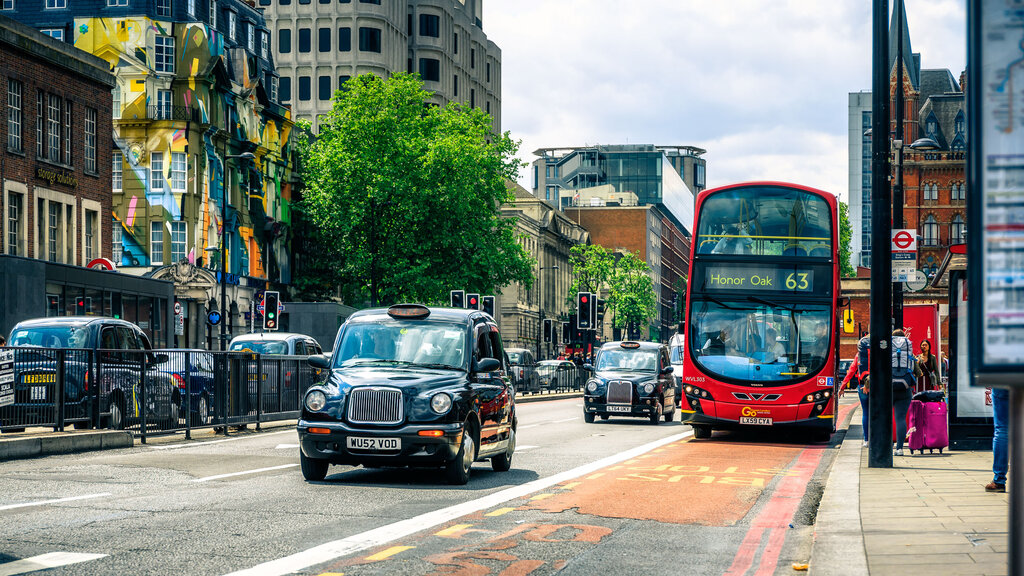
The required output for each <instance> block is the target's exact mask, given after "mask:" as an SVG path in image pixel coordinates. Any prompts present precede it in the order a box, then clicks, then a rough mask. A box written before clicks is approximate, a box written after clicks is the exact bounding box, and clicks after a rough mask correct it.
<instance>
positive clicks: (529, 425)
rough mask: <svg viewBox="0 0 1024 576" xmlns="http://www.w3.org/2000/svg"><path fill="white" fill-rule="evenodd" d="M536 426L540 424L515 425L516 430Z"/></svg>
mask: <svg viewBox="0 0 1024 576" xmlns="http://www.w3.org/2000/svg"><path fill="white" fill-rule="evenodd" d="M536 426H540V424H527V425H525V426H517V427H516V430H526V429H527V428H534V427H536Z"/></svg>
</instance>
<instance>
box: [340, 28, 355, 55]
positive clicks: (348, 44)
mask: <svg viewBox="0 0 1024 576" xmlns="http://www.w3.org/2000/svg"><path fill="white" fill-rule="evenodd" d="M351 51H352V29H351V28H349V27H348V26H345V27H343V28H338V52H351Z"/></svg>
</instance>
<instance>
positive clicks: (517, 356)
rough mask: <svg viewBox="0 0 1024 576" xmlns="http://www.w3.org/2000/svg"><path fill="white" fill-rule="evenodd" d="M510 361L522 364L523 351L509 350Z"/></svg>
mask: <svg viewBox="0 0 1024 576" xmlns="http://www.w3.org/2000/svg"><path fill="white" fill-rule="evenodd" d="M508 361H509V363H511V364H522V363H523V353H522V352H509V353H508Z"/></svg>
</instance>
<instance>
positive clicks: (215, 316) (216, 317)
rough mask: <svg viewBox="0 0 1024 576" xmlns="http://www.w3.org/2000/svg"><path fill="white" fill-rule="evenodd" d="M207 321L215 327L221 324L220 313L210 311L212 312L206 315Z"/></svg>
mask: <svg viewBox="0 0 1024 576" xmlns="http://www.w3.org/2000/svg"><path fill="white" fill-rule="evenodd" d="M206 321H207V322H209V323H210V324H212V325H213V326H216V325H217V324H220V312H218V311H216V310H210V312H209V313H207V314H206Z"/></svg>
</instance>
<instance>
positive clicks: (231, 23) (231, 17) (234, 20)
mask: <svg viewBox="0 0 1024 576" xmlns="http://www.w3.org/2000/svg"><path fill="white" fill-rule="evenodd" d="M237 26H238V14H235V12H234V11H233V10H228V38H230V39H231V41H232V42H234V41H235V28H236V27H237Z"/></svg>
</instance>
